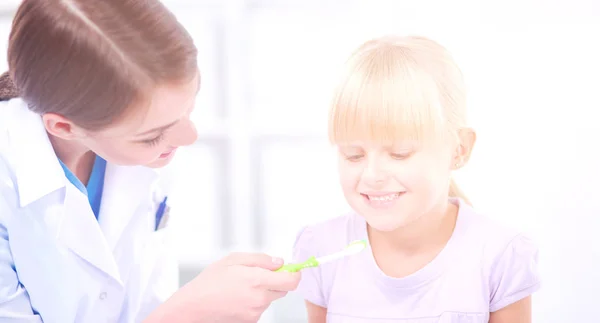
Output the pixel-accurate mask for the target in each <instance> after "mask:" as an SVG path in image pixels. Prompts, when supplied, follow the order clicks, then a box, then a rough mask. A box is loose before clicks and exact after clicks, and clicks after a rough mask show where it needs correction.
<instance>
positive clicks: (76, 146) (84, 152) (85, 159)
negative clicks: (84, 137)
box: [48, 134, 96, 185]
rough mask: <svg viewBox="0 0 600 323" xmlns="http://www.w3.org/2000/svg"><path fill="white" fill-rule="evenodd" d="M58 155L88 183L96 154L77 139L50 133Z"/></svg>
mask: <svg viewBox="0 0 600 323" xmlns="http://www.w3.org/2000/svg"><path fill="white" fill-rule="evenodd" d="M48 137H49V138H50V142H51V143H52V148H54V152H55V153H56V156H57V157H58V158H59V159H60V161H62V163H63V164H65V166H67V168H68V169H69V170H70V171H71V172H72V173H73V174H74V175H75V176H76V177H77V178H78V179H79V180H80V181H81V182H82V183H83V185H87V182H88V180H89V178H90V174H91V172H92V167H93V166H94V160H95V158H96V154H94V152H92V151H91V150H89V149H88V148H87V147H85V146H83V145H81V144H80V143H78V142H76V141H70V140H64V139H61V138H58V137H56V136H53V135H51V134H48Z"/></svg>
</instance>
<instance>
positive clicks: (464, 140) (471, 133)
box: [454, 128, 477, 169]
mask: <svg viewBox="0 0 600 323" xmlns="http://www.w3.org/2000/svg"><path fill="white" fill-rule="evenodd" d="M476 140H477V135H476V133H475V130H473V129H471V128H464V129H461V130H460V131H459V132H458V146H457V147H456V152H455V155H454V169H459V168H461V167H463V166H464V165H466V164H467V162H469V159H470V158H471V152H472V151H473V146H475V141H476Z"/></svg>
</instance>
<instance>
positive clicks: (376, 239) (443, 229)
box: [367, 200, 458, 257]
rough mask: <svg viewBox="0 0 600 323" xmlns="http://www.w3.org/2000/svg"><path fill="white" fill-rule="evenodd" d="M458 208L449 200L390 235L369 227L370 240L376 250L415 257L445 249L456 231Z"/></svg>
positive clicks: (391, 232)
mask: <svg viewBox="0 0 600 323" xmlns="http://www.w3.org/2000/svg"><path fill="white" fill-rule="evenodd" d="M457 215H458V206H456V205H455V204H454V203H450V202H449V201H448V200H445V201H442V202H440V203H438V205H436V206H435V207H434V208H433V209H432V210H430V211H429V212H427V213H426V214H423V215H422V216H421V217H420V218H419V219H418V220H416V221H415V222H413V223H411V224H410V225H408V226H405V227H402V228H398V229H396V230H394V231H390V232H381V231H376V230H374V229H372V228H371V227H368V228H367V230H368V234H369V240H370V243H371V245H372V246H373V247H374V248H377V249H380V250H382V251H383V250H385V253H387V252H392V253H395V254H402V255H405V256H409V257H410V256H412V255H415V254H419V253H421V252H424V251H428V250H431V249H438V248H439V247H440V246H444V245H445V244H446V243H447V242H448V240H449V239H450V237H451V236H452V233H453V231H454V226H455V224H456V218H457Z"/></svg>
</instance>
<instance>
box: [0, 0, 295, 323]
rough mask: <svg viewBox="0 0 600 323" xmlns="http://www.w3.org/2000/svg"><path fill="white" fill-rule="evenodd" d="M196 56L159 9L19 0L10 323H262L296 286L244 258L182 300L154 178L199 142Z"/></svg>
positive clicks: (6, 298) (2, 87)
mask: <svg viewBox="0 0 600 323" xmlns="http://www.w3.org/2000/svg"><path fill="white" fill-rule="evenodd" d="M196 56H197V51H196V48H195V46H194V43H193V41H192V39H191V38H190V36H189V35H188V33H187V32H186V31H185V29H184V28H183V27H182V26H181V25H180V24H179V23H178V22H177V20H176V18H175V17H174V16H173V15H172V14H171V13H170V12H169V11H168V10H167V9H166V8H165V7H164V6H163V5H161V3H160V2H159V1H158V0H103V1H91V0H46V1H37V0H24V1H23V3H22V4H21V6H20V7H19V9H18V11H17V13H16V16H15V18H14V22H13V26H12V31H11V34H10V40H9V49H8V60H9V70H10V73H9V74H5V75H3V76H2V78H0V95H1V96H2V100H3V101H5V102H2V103H0V190H1V193H2V194H1V197H0V321H1V322H42V321H43V322H46V323H53V322H60V323H65V322H100V321H101V322H141V321H143V322H149V323H152V322H206V321H210V322H213V321H218V322H256V321H257V320H258V318H259V317H260V315H261V314H262V312H263V311H264V310H265V309H266V308H267V307H268V306H269V304H270V303H271V302H272V301H273V300H275V299H278V298H280V297H283V296H284V295H285V294H286V292H287V291H290V290H293V289H294V288H296V286H297V284H298V280H299V277H298V275H297V274H289V273H276V272H273V270H274V269H277V268H278V267H280V266H281V265H282V261H281V260H280V259H275V258H271V257H269V256H267V255H263V254H234V255H230V256H228V257H226V258H225V259H223V260H220V261H218V262H217V263H215V264H213V265H212V266H210V267H208V268H207V269H205V270H204V271H203V272H202V273H201V274H200V275H199V276H198V277H197V278H196V279H195V280H193V281H192V282H190V283H189V284H187V285H186V286H184V287H183V288H182V289H180V290H179V291H176V292H175V289H176V287H177V281H176V277H177V275H176V270H177V264H176V262H175V261H174V260H173V259H172V258H171V257H169V255H168V254H167V248H166V247H165V243H164V242H165V241H164V237H165V230H168V221H167V220H168V211H166V210H167V209H168V207H166V205H165V203H164V202H165V199H164V196H163V195H161V194H160V192H158V191H157V190H156V189H155V186H156V185H155V183H156V179H157V176H158V174H157V172H156V171H155V170H153V169H155V168H160V167H162V166H164V165H166V164H168V163H169V161H170V160H171V159H172V158H173V155H174V154H175V153H176V149H177V148H178V147H181V146H185V145H189V144H191V143H193V142H194V141H195V140H196V137H197V134H196V130H195V128H194V126H193V124H192V122H191V121H190V118H189V116H190V113H191V112H192V109H193V108H194V100H195V97H196V93H197V91H198V89H199V87H200V76H199V73H198V67H197V62H196ZM165 300H166V301H165ZM163 302H164V303H163Z"/></svg>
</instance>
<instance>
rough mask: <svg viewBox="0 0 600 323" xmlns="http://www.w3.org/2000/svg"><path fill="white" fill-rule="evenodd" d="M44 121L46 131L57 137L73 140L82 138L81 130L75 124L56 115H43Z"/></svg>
mask: <svg viewBox="0 0 600 323" xmlns="http://www.w3.org/2000/svg"><path fill="white" fill-rule="evenodd" d="M42 121H43V122H44V127H45V128H46V131H48V133H49V134H51V135H53V136H55V137H58V138H61V139H64V140H73V139H76V138H79V137H80V136H81V134H80V131H79V128H78V127H77V126H76V125H75V124H74V123H73V122H71V121H70V120H69V119H67V118H65V117H63V116H61V115H58V114H56V113H46V114H44V115H42Z"/></svg>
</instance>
